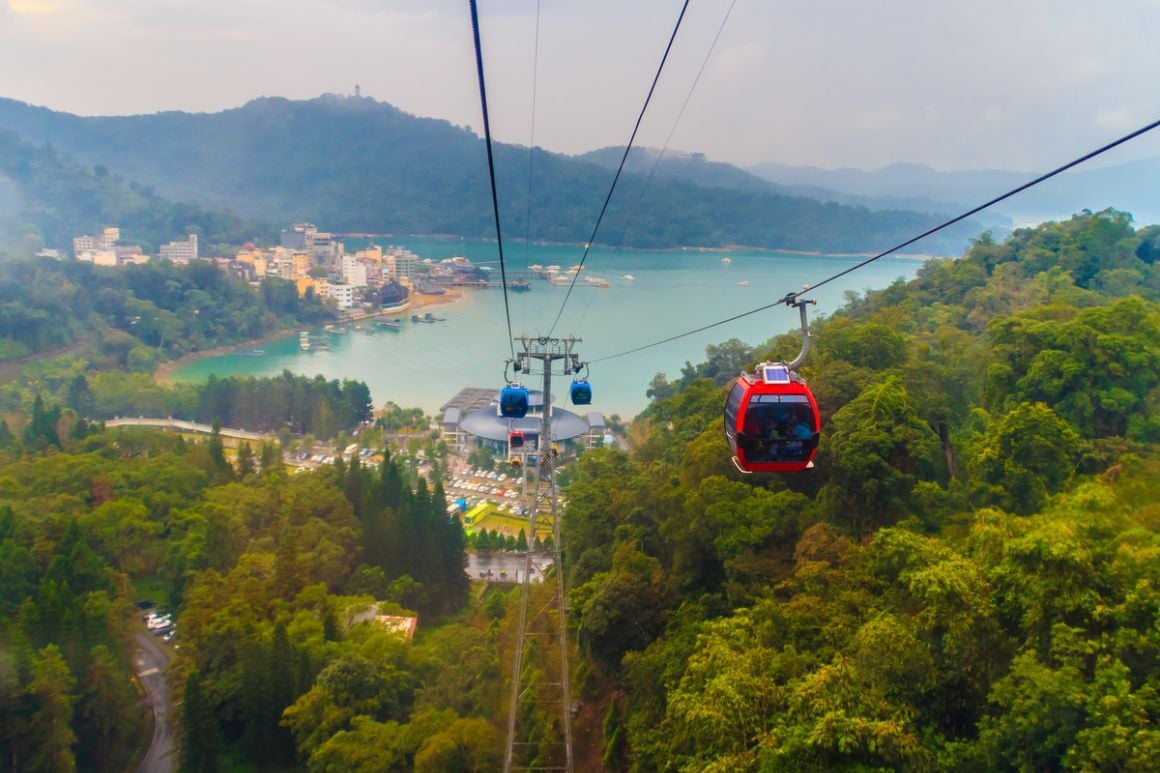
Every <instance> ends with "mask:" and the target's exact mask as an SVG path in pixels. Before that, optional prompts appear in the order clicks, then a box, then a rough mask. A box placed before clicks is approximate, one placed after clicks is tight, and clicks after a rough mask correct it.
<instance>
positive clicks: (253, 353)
mask: <svg viewBox="0 0 1160 773" xmlns="http://www.w3.org/2000/svg"><path fill="white" fill-rule="evenodd" d="M234 354H236V355H237V356H239V357H263V356H265V354H266V350H265V349H251V350H249V351H248V352H234Z"/></svg>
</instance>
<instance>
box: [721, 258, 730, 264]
mask: <svg viewBox="0 0 1160 773" xmlns="http://www.w3.org/2000/svg"><path fill="white" fill-rule="evenodd" d="M721 262H722V263H724V264H725V265H726V266H728V265H729V264H730V263H732V262H733V261H732V260H730V259H729V258H721Z"/></svg>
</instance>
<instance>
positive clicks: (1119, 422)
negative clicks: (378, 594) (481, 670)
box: [564, 211, 1160, 771]
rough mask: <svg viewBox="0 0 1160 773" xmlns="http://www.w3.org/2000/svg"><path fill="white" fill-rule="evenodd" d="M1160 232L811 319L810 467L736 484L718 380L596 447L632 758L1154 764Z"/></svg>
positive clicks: (1098, 222)
mask: <svg viewBox="0 0 1160 773" xmlns="http://www.w3.org/2000/svg"><path fill="white" fill-rule="evenodd" d="M1157 235H1158V232H1157V230H1156V229H1148V230H1145V231H1140V232H1135V231H1133V229H1132V228H1131V226H1130V219H1129V218H1128V217H1127V216H1126V215H1122V214H1120V213H1116V212H1110V211H1109V212H1103V213H1099V214H1096V215H1091V214H1085V215H1081V216H1077V217H1075V218H1073V219H1072V220H1070V221H1068V222H1065V223H1059V224H1050V225H1045V226H1043V227H1041V228H1038V229H1035V230H1023V231H1019V232H1017V233H1016V234H1015V235H1014V236H1013V237H1012V238H1011V239H1009V240H1008V241H1006V242H1004V243H1002V244H997V243H994V242H991V241H990V240H987V239H983V240H981V241H979V242H978V243H977V244H976V245H975V246H974V247H973V248H972V250H971V251H970V252H969V253H968V254H967V256H966V257H965V258H963V259H961V260H956V261H950V260H948V261H935V262H931V263H928V264H927V265H926V266H924V267H923V269H922V270H921V271H920V272H919V276H918V277H917V278H916V279H915V280H914V281H913V282H910V283H906V284H903V283H898V284H897V285H895V286H893V287H891V288H889V289H887V290H884V291H882V292H875V293H871V294H869V295H868V296H867V297H865V298H855V299H853V300H852V301H851V303H850V304H849V305H848V307H847V308H846V309H845V310H844V311H842V312H841V313H840V314H838V315H836V316H835V317H833V318H832V319H829V320H824V321H819V322H817V323H816V324H815V325H814V327H813V334H814V337H815V338H814V340H815V351H814V352H813V353H811V356H810V359H809V360H808V364H807V366H806V367H805V368H804V369H803V374H804V375H805V376H806V377H807V378H808V379H809V381H810V383H811V386H812V388H813V389H814V391H815V394H816V395H817V396H818V398H819V403H820V406H821V409H822V413H823V419H824V422H825V427H824V429H823V433H822V443H821V447H820V450H819V453H818V458H817V469H816V470H814V471H813V472H812V473H807V474H803V475H796V476H768V475H767V476H760V475H754V476H746V477H743V476H740V475H739V474H737V472H736V471H735V470H734V469H733V467H732V465H731V464H730V463H729V461H728V457H729V452H728V449H727V446H726V445H725V442H724V440H723V438H722V430H721V406H722V404H723V400H724V390H723V385H724V384H725V383H727V382H728V380H729V379H730V378H731V376H732V374H734V373H736V371H737V369H738V368H740V367H745V366H750V365H752V364H753V362H754V361H756V360H757V359H759V358H760V357H761V356H762V355H768V354H770V353H771V352H773V351H776V352H780V353H781V354H782V355H783V356H784V355H787V354H791V353H792V352H794V351H796V348H797V343H796V342H795V341H794V340H793V337H792V336H785V337H782V338H781V339H777V340H775V341H773V342H771V343H770V344H769V345H768V346H766V347H762V348H761V350H759V351H748V350H747V349H746V347H744V345H742V344H740V343H739V342H732V343H730V344H726V345H723V346H721V347H711V350H710V359H709V361H708V362H706V363H703V364H702V365H700V366H697V367H695V368H694V367H689V368H687V369H686V371H685V373H684V374H683V377H682V378H681V379H680V380H679V381H678V382H677V383H669V382H668V381H667V380H665V379H664V378H663V377H658V378H657V379H654V382H653V387H652V390H653V393H654V394H656V395H658V396H659V398H658V399H656V400H655V401H654V402H653V404H652V405H651V406H650V407H649V409H648V410H647V411H646V412H645V415H644V416H643V417H641V419H639V420H638V421H637V422H636V423H635V424H634V428H635V432H636V439H637V443H636V450H635V451H634V453H632V454H631V455H628V454H624V453H622V452H619V451H599V452H594V453H592V454H588V455H586V456H585V457H584V458H583V459H582V461H581V463H580V469H579V471H578V472H577V473H576V476H575V478H574V482H573V483H572V485H571V487H570V488H569V491H568V493H569V498H570V506H569V510H568V517H567V519H566V520H565V526H566V528H565V534H564V546H565V548H566V550H567V556H568V572H569V581H570V583H571V587H572V589H573V590H572V594H571V595H572V599H571V600H572V608H573V609H574V610H575V616H574V618H573V620H572V624H573V627H574V629H575V631H576V635H577V637H578V639H579V645H580V647H581V649H582V651H583V653H584V655H585V664H586V666H585V668H584V669H583V670H582V671H581V673H582V674H584V675H585V677H584V680H583V682H582V684H581V690H582V694H583V696H584V699H585V700H587V701H594V702H598V703H599V705H600V706H601V711H600V712H599V713H598V716H603V738H604V750H603V751H604V762H605V765H606V767H608V768H609V769H612V770H627V769H632V770H641V771H643V770H687V771H703V770H719V771H726V770H729V771H736V770H771V769H772V770H783V769H784V770H839V769H849V770H870V769H897V768H902V769H910V770H931V769H968V770H1059V769H1082V770H1143V769H1146V768H1148V767H1149V766H1150V763H1148V762H1147V761H1148V760H1149V759H1155V757H1156V755H1157V754H1158V753H1160V733H1157V731H1156V722H1157V719H1160V697H1158V693H1157V689H1158V688H1160V659H1158V658H1160V636H1158V635H1157V631H1158V630H1160V628H1158V627H1157V623H1158V622H1160V597H1158V596H1157V591H1156V589H1157V587H1158V585H1157V583H1158V581H1160V576H1158V573H1160V562H1157V560H1156V556H1157V555H1158V552H1157V551H1158V550H1160V535H1158V533H1157V529H1158V527H1160V521H1158V520H1157V515H1158V510H1157V502H1158V501H1160V455H1158V454H1157V443H1160V423H1158V420H1157V408H1158V407H1160V305H1158V304H1157V303H1156V300H1157V298H1160V270H1157V268H1156V266H1155V263H1154V260H1155V256H1156V246H1157V243H1158V242H1157Z"/></svg>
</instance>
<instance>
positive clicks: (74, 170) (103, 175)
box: [0, 129, 272, 255]
mask: <svg viewBox="0 0 1160 773" xmlns="http://www.w3.org/2000/svg"><path fill="white" fill-rule="evenodd" d="M185 198H188V197H183V200H184V199H185ZM113 225H115V226H119V227H120V228H121V234H122V238H123V240H124V241H125V242H126V243H128V244H138V245H141V247H142V249H143V251H144V252H145V253H146V254H154V253H156V252H157V247H158V246H159V245H161V244H165V243H166V242H169V241H171V240H174V239H184V238H185V237H186V235H187V234H189V233H190V232H196V233H198V234H200V236H201V239H202V243H203V244H205V245H207V246H209V245H214V244H219V243H227V244H235V245H238V244H242V243H243V242H245V241H250V240H253V239H256V238H269V237H270V236H271V233H272V231H271V229H269V228H268V227H267V226H260V225H253V224H250V223H246V222H244V221H242V220H241V219H240V218H239V217H237V216H236V215H234V214H232V213H229V212H225V211H223V210H220V209H214V210H210V209H205V208H204V207H201V206H197V205H195V204H189V203H180V202H177V201H170V200H167V199H164V198H162V197H161V196H158V195H157V194H156V193H154V192H153V190H152V189H151V188H149V187H146V186H143V185H140V184H137V183H136V182H131V181H129V180H126V179H124V178H123V177H121V176H120V175H117V174H111V173H110V172H109V168H108V167H106V166H104V165H101V164H98V165H97V166H95V167H94V168H91V169H90V168H87V167H84V166H82V165H80V164H78V163H77V162H75V161H73V160H72V159H70V158H69V157H67V156H66V155H64V154H62V153H61V152H60V151H58V150H57V149H55V148H54V147H53V146H52V145H51V144H44V145H40V146H37V145H33V144H31V143H29V142H27V141H24V140H22V139H21V138H20V137H18V136H17V135H16V134H14V133H12V132H10V131H6V130H3V129H0V255H3V254H4V253H5V252H14V253H16V254H18V255H31V254H33V253H35V252H36V251H37V250H39V249H41V248H42V247H45V246H48V247H53V248H57V249H61V250H63V251H66V252H68V253H70V254H71V250H72V239H73V237H74V236H80V235H82V234H94V233H99V232H100V229H102V228H104V227H105V226H113Z"/></svg>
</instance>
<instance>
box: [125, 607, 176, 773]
mask: <svg viewBox="0 0 1160 773" xmlns="http://www.w3.org/2000/svg"><path fill="white" fill-rule="evenodd" d="M133 639H134V641H136V643H137V651H136V652H134V653H133V667H134V670H135V671H136V672H137V679H138V680H140V682H141V686H142V687H143V688H144V689H145V695H146V700H148V702H149V709H150V711H152V712H153V740H152V742H150V744H149V751H148V752H146V753H145V757H144V759H142V760H141V765H140V767H138V768H137V773H173V771H174V770H176V769H177V759H176V756H175V754H174V752H175V749H174V737H173V728H172V727H170V709H171V708H172V703H171V699H170V696H169V680H168V679H167V678H166V676H165V671H166V669H167V668H168V667H169V653H168V652H167V651H166V649H165V648H164V647H162V646H161V644H160V643H159V642H158V641H157V639H156V638H155V637H154V636H153V635H152V634H150V633H148V632H147V631H145V630H141V631H138V632H137V634H136V635H135V636H134V637H133Z"/></svg>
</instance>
